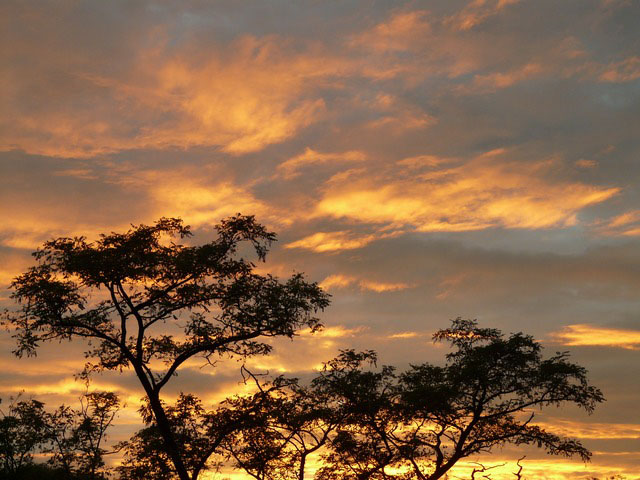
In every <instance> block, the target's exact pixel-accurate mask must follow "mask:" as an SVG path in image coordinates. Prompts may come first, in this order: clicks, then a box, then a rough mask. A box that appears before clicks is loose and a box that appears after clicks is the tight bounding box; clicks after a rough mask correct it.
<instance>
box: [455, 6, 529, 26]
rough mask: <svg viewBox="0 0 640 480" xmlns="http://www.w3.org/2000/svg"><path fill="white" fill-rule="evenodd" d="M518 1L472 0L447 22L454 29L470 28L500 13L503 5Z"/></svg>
mask: <svg viewBox="0 0 640 480" xmlns="http://www.w3.org/2000/svg"><path fill="white" fill-rule="evenodd" d="M518 2H519V0H473V1H472V2H470V3H469V4H467V6H465V7H464V8H463V9H462V10H461V11H460V12H458V13H457V14H456V15H454V16H452V17H450V18H449V19H448V23H449V24H450V25H452V26H453V28H454V29H456V30H471V29H472V28H473V27H475V26H476V25H479V24H481V23H483V22H484V21H485V20H486V19H487V18H489V17H492V16H494V15H497V14H498V13H500V12H501V11H502V10H503V9H504V8H505V7H507V6H509V5H513V4H515V3H518Z"/></svg>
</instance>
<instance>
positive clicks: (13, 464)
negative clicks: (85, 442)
mask: <svg viewBox="0 0 640 480" xmlns="http://www.w3.org/2000/svg"><path fill="white" fill-rule="evenodd" d="M44 416H45V411H44V404H43V403H42V402H38V401H37V400H19V399H16V400H14V399H12V401H11V404H10V405H9V408H8V411H7V412H6V413H5V412H2V419H0V459H1V462H2V465H1V470H0V471H1V472H2V473H3V474H4V475H9V476H17V475H18V473H19V472H20V471H21V470H23V469H24V468H25V466H26V465H29V464H30V463H32V461H33V453H34V452H35V450H36V449H37V448H38V447H40V446H41V445H42V444H43V443H44V442H46V437H47V436H46V434H45V427H46V424H45V422H44Z"/></svg>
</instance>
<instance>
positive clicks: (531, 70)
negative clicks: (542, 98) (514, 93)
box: [470, 63, 543, 93]
mask: <svg viewBox="0 0 640 480" xmlns="http://www.w3.org/2000/svg"><path fill="white" fill-rule="evenodd" d="M542 71H543V69H542V66H541V65H540V64H538V63H528V64H526V65H524V66H522V67H520V68H517V69H514V70H510V71H508V72H497V73H489V74H485V75H476V76H475V77H474V79H473V86H472V87H470V90H471V91H473V92H474V93H480V92H483V93H484V92H491V91H494V90H497V89H500V88H507V87H510V86H512V85H514V84H516V83H519V82H522V81H524V80H528V79H530V78H532V77H535V76H537V75H539V74H540V73H541V72H542Z"/></svg>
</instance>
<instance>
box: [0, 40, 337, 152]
mask: <svg viewBox="0 0 640 480" xmlns="http://www.w3.org/2000/svg"><path fill="white" fill-rule="evenodd" d="M155 42H156V43H157V46H155V47H154V48H152V49H141V50H140V51H139V52H138V55H137V57H138V61H137V63H136V64H135V66H134V67H132V69H131V70H130V71H126V72H124V73H121V74H120V76H118V77H115V76H111V77H107V76H104V75H98V74H96V73H94V72H93V71H91V68H92V67H91V62H87V64H88V65H89V66H88V67H86V68H87V69H88V70H87V71H83V72H72V73H70V75H71V77H72V78H73V81H74V82H77V83H78V84H79V85H82V88H83V89H85V90H88V91H94V93H95V94H94V95H93V96H92V98H93V99H94V101H93V102H92V104H91V106H90V108H89V107H88V106H82V104H80V105H79V106H77V107H76V108H66V107H65V108H64V109H61V108H58V107H56V106H55V104H53V103H52V104H48V103H47V102H42V103H43V105H42V106H41V107H40V108H39V109H36V110H34V111H26V110H22V109H21V106H20V103H16V104H15V105H14V106H12V107H11V108H13V109H14V110H15V111H12V112H7V113H8V114H10V117H11V118H12V121H11V123H7V124H6V125H5V127H6V128H3V132H4V134H3V135H2V137H0V149H3V150H10V149H23V150H25V151H27V152H29V153H34V154H41V155H49V156H62V157H76V158H86V157H93V156H96V155H100V154H108V153H112V152H118V151H122V150H128V149H140V148H153V149H162V148H167V147H179V148H190V147H194V146H220V147H221V148H222V149H223V150H224V151H226V152H229V153H232V154H240V153H245V152H252V151H257V150H260V149H262V148H264V147H265V146H267V145H271V144H274V143H278V142H281V141H283V140H284V139H286V138H289V137H291V136H292V135H294V134H295V133H296V132H297V131H299V130H300V129H301V128H303V127H305V126H307V125H309V124H310V123H312V122H314V121H316V119H317V117H318V115H320V114H321V113H322V111H323V110H324V101H323V100H322V98H320V96H318V95H316V94H314V85H318V84H319V83H322V82H323V79H324V78H325V77H327V76H328V75H333V74H335V73H337V71H339V70H340V69H341V68H342V64H343V63H344V61H343V60H334V59H332V57H330V56H326V55H323V54H320V53H318V52H314V51H312V50H313V47H309V49H310V51H307V52H305V54H299V53H295V52H294V51H293V47H292V45H291V42H288V41H287V40H285V39H282V38H280V37H276V36H268V37H262V38H256V37H253V36H244V37H241V38H238V39H237V40H236V41H235V42H234V43H233V44H232V45H230V46H229V48H228V49H227V50H223V49H221V48H218V46H216V45H213V46H210V48H209V49H208V50H207V56H206V57H202V56H198V57H197V58H196V57H194V55H193V52H192V51H189V50H188V49H187V50H185V51H184V52H179V53H171V54H170V53H168V52H169V47H167V48H165V47H164V44H165V43H166V42H167V40H166V38H162V37H160V38H157V39H155ZM228 52H233V54H229V53H228ZM319 57H320V58H319ZM7 81H8V80H7ZM48 88H51V89H53V88H56V86H55V85H49V86H48Z"/></svg>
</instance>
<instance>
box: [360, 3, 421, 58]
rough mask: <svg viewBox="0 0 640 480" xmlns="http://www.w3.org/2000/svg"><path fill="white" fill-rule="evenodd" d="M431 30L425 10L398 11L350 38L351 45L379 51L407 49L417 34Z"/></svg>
mask: <svg viewBox="0 0 640 480" xmlns="http://www.w3.org/2000/svg"><path fill="white" fill-rule="evenodd" d="M430 30H431V27H430V24H429V21H428V18H427V12H426V11H425V10H416V11H412V12H399V13H395V14H394V15H392V17H391V18H390V19H389V20H388V21H387V22H382V23H379V24H378V25H376V26H375V27H373V28H372V29H371V30H367V31H365V32H363V33H361V34H358V35H356V36H354V37H353V38H352V39H351V42H350V45H351V46H360V47H365V48H367V49H370V50H374V51H377V52H380V53H383V52H389V51H402V50H408V49H410V48H411V46H412V45H413V42H414V41H415V38H416V37H417V36H422V35H424V34H425V33H426V32H429V31H430Z"/></svg>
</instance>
